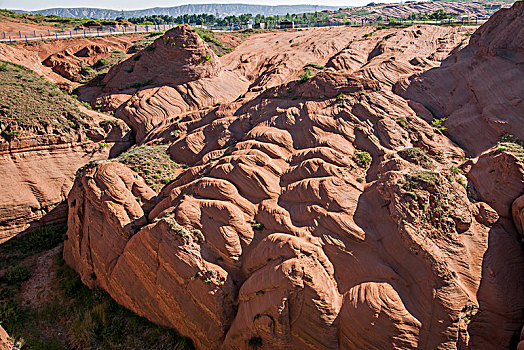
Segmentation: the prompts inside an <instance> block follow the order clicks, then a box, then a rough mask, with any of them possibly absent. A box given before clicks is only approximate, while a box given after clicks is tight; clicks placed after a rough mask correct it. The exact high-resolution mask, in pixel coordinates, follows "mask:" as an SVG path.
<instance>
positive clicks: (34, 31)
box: [33, 30, 36, 38]
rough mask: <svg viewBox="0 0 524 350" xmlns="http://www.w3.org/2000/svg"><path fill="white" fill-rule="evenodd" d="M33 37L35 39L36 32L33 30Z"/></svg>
mask: <svg viewBox="0 0 524 350" xmlns="http://www.w3.org/2000/svg"><path fill="white" fill-rule="evenodd" d="M33 36H34V37H35V38H36V30H33Z"/></svg>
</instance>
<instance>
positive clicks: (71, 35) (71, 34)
mask: <svg viewBox="0 0 524 350" xmlns="http://www.w3.org/2000/svg"><path fill="white" fill-rule="evenodd" d="M69 37H70V38H71V39H73V33H71V31H69Z"/></svg>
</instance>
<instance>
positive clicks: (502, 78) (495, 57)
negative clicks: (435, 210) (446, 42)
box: [397, 1, 524, 155]
mask: <svg viewBox="0 0 524 350" xmlns="http://www.w3.org/2000/svg"><path fill="white" fill-rule="evenodd" d="M523 12H524V3H523V2H522V1H517V2H516V3H515V4H514V5H513V6H512V8H511V9H502V10H500V11H498V12H497V13H496V14H494V15H493V16H492V17H491V18H490V20H489V21H488V22H487V23H486V24H484V25H483V26H481V27H480V28H479V29H478V30H477V31H476V32H475V33H474V34H473V35H472V36H471V39H470V43H469V45H468V46H467V47H465V48H464V49H462V50H458V51H456V52H454V53H453V54H452V55H451V56H450V57H449V58H447V59H446V60H445V61H444V62H443V63H442V66H441V67H439V68H438V69H432V70H429V71H427V72H425V73H423V74H421V75H418V76H413V77H411V78H409V83H408V82H404V83H402V84H400V86H399V87H398V89H397V91H398V92H399V93H400V94H401V95H402V96H404V97H405V98H406V99H409V100H412V101H417V102H419V103H421V104H422V105H423V106H424V107H425V108H426V109H428V110H429V111H430V112H431V113H429V119H431V118H437V119H441V118H447V119H446V120H445V123H444V126H445V127H446V128H447V133H448V134H449V135H450V137H451V138H452V139H453V140H454V141H455V142H457V143H458V144H459V145H460V146H462V147H463V148H465V149H466V150H467V151H469V152H470V153H472V154H474V155H478V154H480V153H482V152H484V151H485V150H487V149H489V148H491V147H492V146H493V145H494V144H496V143H497V141H498V140H499V138H500V137H501V136H502V135H504V134H512V135H514V136H516V137H517V138H519V139H520V140H524V127H523V122H524V119H523V118H522V111H523V110H524V100H523V98H522V96H524V84H522V81H523V80H524V70H523V69H522V63H523V62H524V46H523V43H524V15H523ZM404 84H409V85H407V86H406V85H404ZM479 130H482V137H479V134H478V131H479Z"/></svg>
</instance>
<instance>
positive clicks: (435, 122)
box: [431, 118, 448, 131]
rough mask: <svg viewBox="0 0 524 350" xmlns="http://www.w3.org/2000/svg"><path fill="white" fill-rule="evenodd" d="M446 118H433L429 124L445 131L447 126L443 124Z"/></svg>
mask: <svg viewBox="0 0 524 350" xmlns="http://www.w3.org/2000/svg"><path fill="white" fill-rule="evenodd" d="M446 119H448V118H435V119H433V120H432V121H431V126H433V127H434V128H435V129H437V130H440V131H446V130H447V128H446V127H445V126H444V125H443V124H444V122H445V121H446Z"/></svg>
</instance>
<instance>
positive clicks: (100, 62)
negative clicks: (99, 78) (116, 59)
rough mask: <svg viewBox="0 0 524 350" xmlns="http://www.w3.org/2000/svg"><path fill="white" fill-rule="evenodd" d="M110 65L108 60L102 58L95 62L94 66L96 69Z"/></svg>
mask: <svg viewBox="0 0 524 350" xmlns="http://www.w3.org/2000/svg"><path fill="white" fill-rule="evenodd" d="M108 63H109V61H108V59H107V58H100V59H98V61H96V62H95V64H94V65H93V66H94V67H97V68H98V67H103V66H105V65H107V64H108Z"/></svg>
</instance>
